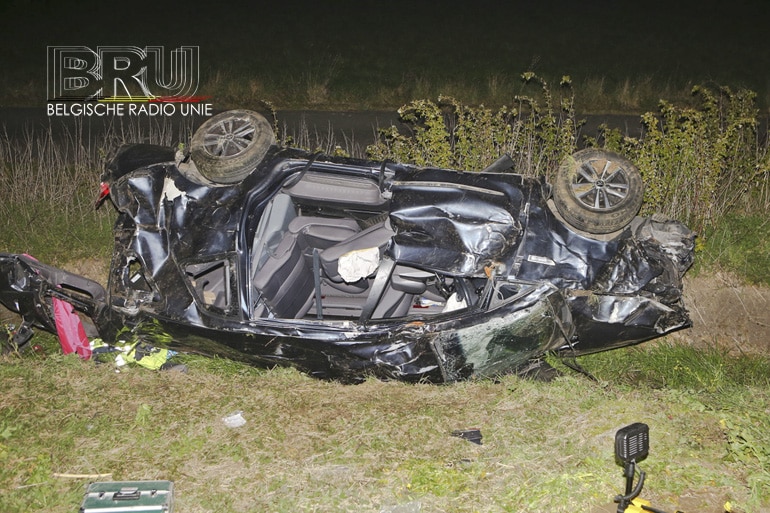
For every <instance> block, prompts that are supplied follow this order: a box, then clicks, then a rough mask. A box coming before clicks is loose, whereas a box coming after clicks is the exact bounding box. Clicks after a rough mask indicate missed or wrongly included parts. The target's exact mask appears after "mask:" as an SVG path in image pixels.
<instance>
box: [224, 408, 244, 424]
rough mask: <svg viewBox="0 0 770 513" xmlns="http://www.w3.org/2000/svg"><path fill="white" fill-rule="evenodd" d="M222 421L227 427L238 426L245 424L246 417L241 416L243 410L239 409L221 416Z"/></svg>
mask: <svg viewBox="0 0 770 513" xmlns="http://www.w3.org/2000/svg"><path fill="white" fill-rule="evenodd" d="M222 421H223V422H224V423H225V426H227V427H229V428H238V427H241V426H243V425H245V424H246V419H245V418H244V417H243V412H242V411H240V410H239V411H237V412H235V413H231V414H230V415H228V416H226V417H222Z"/></svg>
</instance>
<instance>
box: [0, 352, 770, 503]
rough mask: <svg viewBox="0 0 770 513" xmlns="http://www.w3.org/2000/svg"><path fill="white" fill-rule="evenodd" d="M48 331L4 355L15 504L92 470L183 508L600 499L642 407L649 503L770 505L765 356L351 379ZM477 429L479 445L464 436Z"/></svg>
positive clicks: (4, 451)
mask: <svg viewBox="0 0 770 513" xmlns="http://www.w3.org/2000/svg"><path fill="white" fill-rule="evenodd" d="M53 344H54V343H53V342H44V343H43V346H44V347H43V349H42V350H41V352H39V353H37V354H33V355H28V356H26V357H24V358H18V357H15V356H5V357H2V360H0V383H2V387H3V390H4V391H5V392H4V393H3V394H2V397H1V398H0V406H1V407H0V461H2V466H0V469H2V470H0V507H2V510H3V511H4V512H7V513H14V512H17V511H18V512H30V511H46V512H62V513H63V512H67V511H74V510H75V508H76V507H77V505H78V504H79V503H80V500H82V495H83V491H84V486H85V485H86V484H87V483H88V482H89V481H93V480H137V479H170V480H173V481H174V482H175V486H176V491H177V495H176V498H177V510H176V511H186V512H204V511H212V512H213V511H216V512H218V513H219V512H243V511H255V512H256V511H281V512H283V511H287V512H288V511H328V512H337V511H350V512H363V511H372V512H402V513H403V512H412V511H422V512H434V511H435V512H438V511H446V512H450V511H451V512H503V511H506V512H513V511H565V512H566V511H576V510H579V511H602V509H601V507H603V506H605V505H607V504H611V503H612V499H613V497H614V496H615V495H616V494H618V493H621V492H622V491H623V488H624V479H623V477H622V469H621V468H620V467H619V466H617V465H615V463H614V456H613V454H614V453H613V443H614V434H615V432H616V431H617V430H618V429H619V428H621V427H623V426H625V425H627V424H629V423H632V422H637V421H640V422H645V423H647V424H648V425H649V426H650V438H651V451H650V456H649V457H648V458H647V460H645V461H644V462H642V463H641V464H640V467H641V468H642V469H643V470H645V471H646V472H647V473H648V478H647V481H646V486H645V490H644V493H643V494H642V497H644V498H646V499H648V500H651V501H652V503H653V505H654V506H656V507H659V508H662V509H664V510H667V511H673V510H674V509H676V508H679V509H682V510H684V511H700V512H722V511H725V510H724V504H725V502H730V503H731V504H732V505H733V507H734V509H733V511H760V510H761V508H763V507H767V506H768V504H767V503H766V502H763V501H766V498H767V496H768V490H770V467H769V465H770V453H768V449H767V447H768V444H769V443H770V439H768V438H767V436H768V435H767V433H768V429H767V428H768V427H769V426H768V415H767V413H768V408H770V394H768V384H770V383H768V381H770V368H768V365H770V364H768V362H767V361H766V360H760V359H756V358H748V357H738V358H736V357H727V356H726V355H724V354H721V353H718V352H715V351H703V350H694V349H687V348H683V347H672V346H666V345H663V346H654V345H652V346H649V347H646V348H644V349H634V348H632V349H626V350H621V351H614V352H612V353H607V354H603V355H596V356H593V357H584V358H581V359H580V363H581V364H582V365H583V366H584V367H585V368H586V369H587V370H588V371H590V372H592V373H593V374H594V375H595V376H596V378H597V379H598V381H592V380H590V379H588V378H587V377H585V376H582V375H580V374H577V373H574V372H572V371H569V370H567V371H566V372H567V374H566V375H565V376H563V377H561V378H558V379H557V380H556V381H554V382H551V383H540V382H532V381H527V380H522V379H519V378H515V377H512V376H508V377H503V378H501V379H500V380H499V381H481V382H470V383H460V384H455V385H451V386H435V385H419V384H418V385H407V384H402V383H394V382H390V383H387V382H380V381H376V380H370V381H367V382H365V383H363V384H361V385H356V386H350V385H341V384H337V383H328V382H321V381H317V380H313V379H311V378H308V377H306V376H303V375H301V374H299V373H297V372H296V371H293V370H287V369H274V370H258V369H254V368H251V367H247V366H243V365H241V364H237V363H233V362H229V361H225V360H218V359H213V360H211V359H204V358H200V357H179V356H177V357H175V358H176V359H177V360H178V361H181V362H184V363H186V365H187V366H188V368H189V371H188V372H187V373H180V372H173V371H168V372H153V371H149V370H146V369H142V368H128V369H127V368H124V369H123V370H121V372H119V373H116V372H115V370H113V367H112V366H111V365H109V364H103V365H94V364H93V363H90V362H82V361H79V360H78V359H77V358H74V357H63V356H61V355H59V354H56V353H57V352H56V350H55V348H54V346H53ZM578 391H579V392H578ZM576 392H577V393H576ZM238 411H240V412H242V416H243V417H244V418H245V419H246V423H245V425H243V426H241V427H238V428H228V427H226V426H225V424H224V422H223V418H224V417H225V416H228V415H230V414H232V413H234V412H238ZM470 428H477V429H479V430H480V431H481V433H482V436H483V439H482V445H476V444H473V443H471V442H468V441H465V440H461V439H459V438H457V437H453V436H451V433H452V431H453V430H457V429H470Z"/></svg>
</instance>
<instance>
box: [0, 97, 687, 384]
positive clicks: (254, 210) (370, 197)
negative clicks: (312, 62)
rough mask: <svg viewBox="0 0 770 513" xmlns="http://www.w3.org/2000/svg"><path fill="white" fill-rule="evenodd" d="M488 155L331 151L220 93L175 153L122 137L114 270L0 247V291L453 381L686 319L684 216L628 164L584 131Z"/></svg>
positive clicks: (21, 339)
mask: <svg viewBox="0 0 770 513" xmlns="http://www.w3.org/2000/svg"><path fill="white" fill-rule="evenodd" d="M512 165H513V162H512V161H511V159H510V158H507V157H505V156H504V157H503V158H501V159H499V160H498V161H497V162H495V163H494V164H493V165H492V166H490V167H489V168H487V169H486V170H484V171H482V172H479V173H475V172H473V173H472V172H462V171H452V170H446V169H433V168H416V167H413V166H408V165H403V164H397V163H391V162H387V161H386V162H373V161H367V160H359V159H351V158H332V157H328V156H324V155H318V154H309V153H307V152H304V151H300V150H296V149H286V148H279V147H277V146H276V145H275V144H274V138H273V133H272V128H271V126H270V125H269V123H268V122H267V121H266V120H265V119H264V118H263V117H262V116H261V115H259V114H257V113H254V112H251V111H230V112H226V113H223V114H220V115H218V116H215V117H213V118H211V119H209V120H208V121H207V122H206V123H204V124H203V125H202V126H201V127H200V128H199V129H198V131H197V132H196V133H195V135H194V136H193V140H192V143H191V152H190V154H186V155H183V154H181V153H179V152H175V151H174V150H171V149H168V148H164V147H157V146H151V145H131V146H124V147H123V148H121V149H120V150H119V152H118V153H117V155H116V156H115V157H114V158H113V159H112V160H111V161H110V162H109V163H108V165H107V167H106V171H105V174H104V176H103V188H102V190H103V194H104V196H105V197H106V196H109V198H110V199H111V201H112V203H113V204H114V206H115V208H116V209H117V212H118V217H117V220H116V222H115V227H114V235H115V248H114V252H113V259H112V263H111V267H110V276H109V283H108V285H107V288H106V289H105V288H104V287H103V286H102V285H100V284H98V283H96V282H94V281H91V280H88V279H86V278H83V277H80V276H77V275H74V274H71V273H69V272H66V271H63V270H59V269H55V268H52V267H49V266H46V265H44V264H42V263H39V262H37V261H36V260H34V259H33V258H31V257H29V256H26V255H12V254H0V302H2V304H3V305H5V306H6V307H7V308H8V309H10V310H13V311H15V312H17V313H18V314H20V315H21V317H22V323H21V325H20V327H19V329H18V330H16V332H15V334H14V337H13V339H14V340H12V341H10V342H13V343H15V344H16V345H21V344H23V343H25V342H26V341H27V340H28V339H29V336H30V334H31V332H32V330H33V329H35V328H40V329H43V330H47V331H50V332H53V333H57V332H58V333H59V335H60V337H61V336H62V333H61V331H62V326H61V323H58V326H57V314H56V312H55V308H54V306H55V305H61V304H66V305H70V310H72V309H74V311H76V312H77V313H78V314H79V318H81V319H83V320H84V321H86V325H87V326H86V328H87V330H89V329H90V330H92V331H93V332H92V333H90V335H91V336H99V337H101V338H102V339H104V340H106V341H113V340H115V338H116V336H118V334H119V333H121V332H122V331H125V330H126V329H127V328H128V329H132V328H137V327H140V326H143V325H148V324H151V325H152V326H153V330H152V331H153V332H155V333H162V334H163V337H162V338H163V340H167V341H170V342H168V344H170V347H171V348H174V349H182V350H188V351H195V352H200V353H204V354H216V355H221V356H225V357H230V358H237V359H241V360H247V361H249V362H252V363H254V364H257V365H263V366H274V365H292V366H295V367H297V368H299V369H301V370H303V371H305V372H307V373H309V374H311V375H313V376H316V377H319V378H330V379H341V380H345V381H357V380H360V379H364V378H365V377H366V376H377V377H380V378H384V379H402V380H409V381H418V380H427V381H433V382H451V381H456V380H460V379H466V378H469V377H488V376H495V375H498V374H502V373H506V372H512V371H515V370H516V369H518V368H520V367H521V366H522V365H524V364H526V363H527V362H528V361H530V360H531V359H533V358H537V357H540V356H542V355H543V354H544V353H546V352H552V351H553V352H565V351H566V352H568V353H569V354H570V355H579V354H585V353H590V352H595V351H601V350H605V349H611V348H616V347H620V346H626V345H630V344H635V343H638V342H641V341H644V340H647V339H650V338H653V337H656V336H659V335H662V334H665V333H667V332H670V331H672V330H676V329H679V328H683V327H687V326H689V325H690V320H689V317H688V315H687V311H686V310H685V308H684V305H683V301H682V275H683V274H684V272H685V271H686V270H687V268H688V267H689V266H690V265H691V263H692V260H693V242H694V241H693V239H694V235H693V233H692V232H691V231H690V230H689V229H687V228H686V227H685V226H684V225H682V224H681V223H679V222H677V221H671V220H664V219H656V218H640V217H636V214H637V212H638V211H639V208H640V206H641V202H642V189H643V187H642V180H641V176H640V174H639V172H638V170H637V169H636V168H635V167H634V165H633V164H631V163H630V162H628V161H627V160H626V159H624V158H623V157H621V156H619V155H616V154H614V153H610V152H605V151H601V150H594V149H589V150H582V151H580V152H578V153H576V154H575V155H574V156H573V157H571V158H568V159H566V160H565V162H564V163H563V165H562V166H561V169H560V170H559V173H558V176H557V179H556V180H555V182H554V184H553V185H550V184H548V183H546V182H545V181H544V180H542V179H536V178H531V177H525V176H522V175H519V174H515V173H514V172H513V171H514V170H512V169H511V167H512Z"/></svg>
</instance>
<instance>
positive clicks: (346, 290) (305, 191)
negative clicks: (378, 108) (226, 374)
mask: <svg viewBox="0 0 770 513" xmlns="http://www.w3.org/2000/svg"><path fill="white" fill-rule="evenodd" d="M393 235H394V231H393V229H392V228H391V226H390V222H389V220H388V199H387V198H386V197H385V195H383V193H382V191H381V190H380V186H379V184H378V183H377V181H375V180H373V179H367V178H365V177H360V176H347V175H340V174H334V175H330V174H326V173H323V172H317V171H313V170H309V171H307V172H305V173H303V174H302V176H301V179H299V180H297V181H294V182H293V183H291V182H290V183H289V184H288V185H285V186H284V187H283V188H282V189H281V190H280V191H279V192H278V193H277V194H276V195H275V196H274V197H273V199H272V200H271V201H270V203H269V204H268V206H267V207H266V209H265V211H264V213H263V215H262V217H261V219H260V222H259V225H258V227H257V232H256V235H255V237H254V244H253V247H252V250H251V265H250V273H251V283H252V285H253V287H254V294H253V296H254V298H255V301H254V308H253V318H255V319H256V318H276V319H323V320H335V319H336V320H351V319H352V320H360V321H362V322H365V321H366V320H369V319H389V318H396V317H404V316H407V315H411V314H421V315H432V314H438V313H441V312H443V311H449V310H455V309H459V308H462V307H464V306H465V305H466V304H468V302H467V299H466V298H468V297H469V296H470V294H468V293H467V292H464V291H465V289H467V288H468V287H466V286H464V284H459V283H458V282H460V281H464V280H461V279H453V278H451V277H446V276H443V275H439V274H438V273H435V272H431V271H426V270H422V269H418V268H416V267H411V266H405V265H399V264H396V263H395V262H393V261H392V260H390V259H389V258H388V257H387V255H386V251H385V250H386V248H387V246H388V243H389V241H390V239H391V238H392V237H393ZM458 291H460V293H457V292H458Z"/></svg>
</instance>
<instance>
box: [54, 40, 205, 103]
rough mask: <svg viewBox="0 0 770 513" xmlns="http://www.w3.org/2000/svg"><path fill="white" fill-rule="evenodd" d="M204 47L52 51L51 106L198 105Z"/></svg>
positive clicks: (79, 48) (84, 47)
mask: <svg viewBox="0 0 770 513" xmlns="http://www.w3.org/2000/svg"><path fill="white" fill-rule="evenodd" d="M198 57H199V56H198V47H197V46H180V47H179V48H175V49H173V50H171V51H169V52H166V51H165V49H164V47H163V46H148V47H146V48H144V49H142V48H138V47H136V46H99V47H97V48H96V51H94V50H92V49H91V48H89V47H87V46H49V47H48V101H115V102H134V101H139V102H147V101H149V102H192V103H194V102H198V101H200V98H197V97H195V96H194V94H195V92H196V91H197V89H198V78H199V77H198V72H199V62H198Z"/></svg>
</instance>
